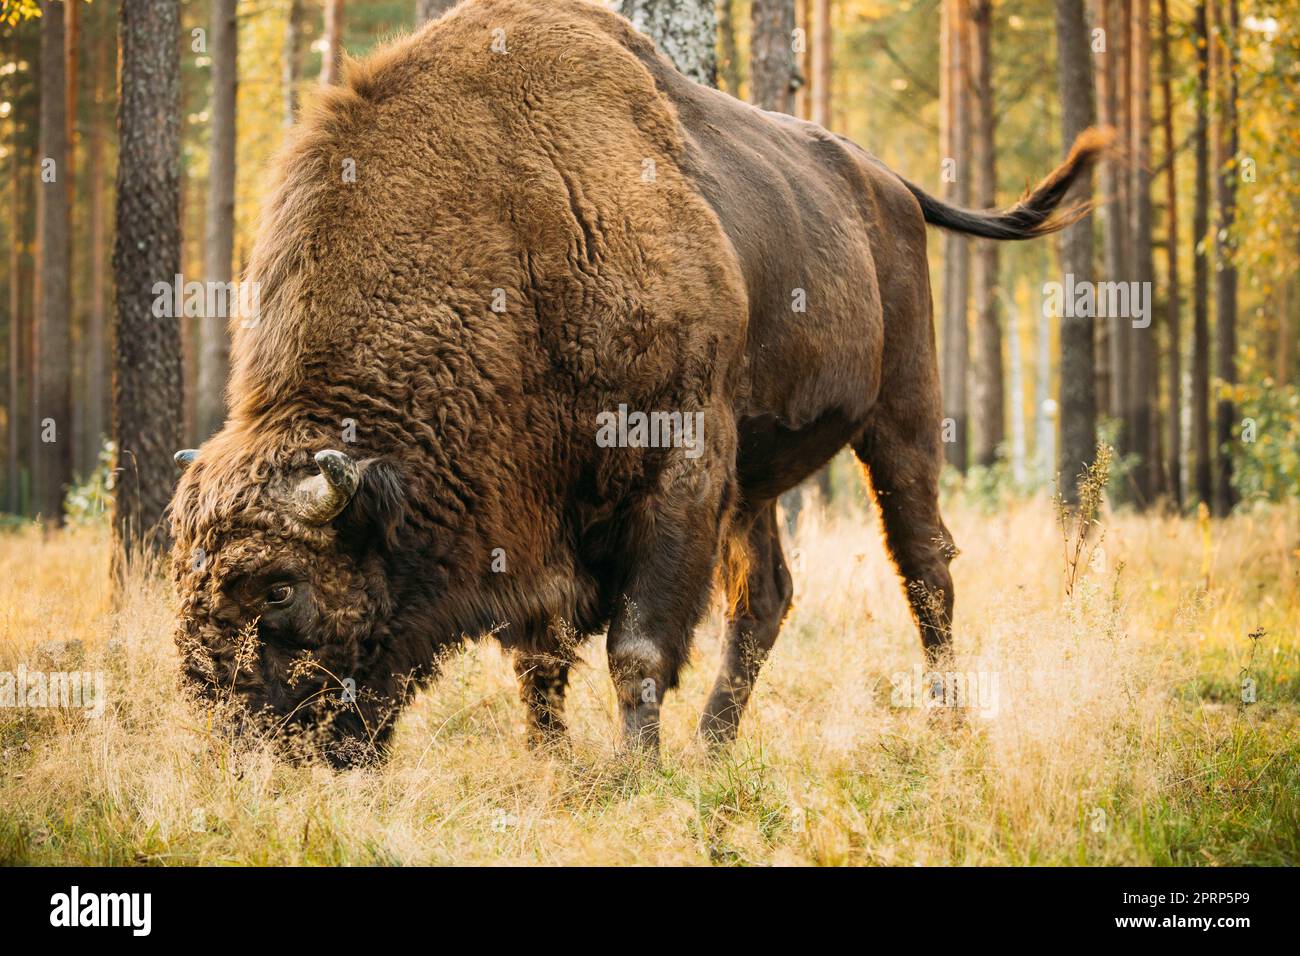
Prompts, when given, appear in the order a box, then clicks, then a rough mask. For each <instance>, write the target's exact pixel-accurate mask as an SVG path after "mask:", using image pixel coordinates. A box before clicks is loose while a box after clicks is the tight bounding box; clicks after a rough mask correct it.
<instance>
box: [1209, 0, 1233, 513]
mask: <svg viewBox="0 0 1300 956" xmlns="http://www.w3.org/2000/svg"><path fill="white" fill-rule="evenodd" d="M1218 12H1219V17H1220V20H1219V33H1220V40H1219V42H1220V43H1222V44H1223V47H1222V48H1221V49H1220V52H1219V62H1220V63H1221V64H1222V65H1223V70H1222V75H1221V76H1220V77H1219V78H1218V80H1219V96H1220V107H1219V130H1218V135H1217V136H1216V137H1215V140H1216V144H1217V146H1218V155H1217V156H1216V157H1215V164H1214V165H1215V168H1216V169H1218V171H1219V175H1218V177H1217V179H1216V180H1215V205H1216V206H1217V207H1218V219H1219V221H1218V228H1217V229H1216V230H1215V240H1214V258H1215V261H1216V263H1217V265H1218V271H1217V272H1216V273H1215V282H1214V305H1215V316H1214V332H1215V342H1214V344H1215V373H1216V374H1215V378H1217V379H1218V396H1219V397H1218V401H1217V402H1216V403H1215V435H1214V437H1215V444H1216V446H1217V448H1216V452H1217V454H1218V462H1219V467H1218V468H1217V469H1216V472H1215V476H1214V512H1215V514H1217V515H1220V516H1224V515H1227V513H1228V512H1229V511H1231V510H1232V506H1233V505H1234V504H1235V503H1236V500H1237V496H1236V491H1235V489H1234V488H1233V487H1232V455H1231V453H1230V452H1229V451H1228V448H1229V445H1230V443H1231V442H1232V425H1233V422H1234V420H1235V419H1236V417H1237V413H1236V408H1235V407H1234V405H1233V401H1232V397H1231V395H1230V394H1229V389H1230V387H1231V386H1233V385H1235V384H1236V383H1237V266H1236V261H1235V258H1234V256H1235V252H1236V248H1235V235H1234V230H1235V229H1236V225H1237V147H1238V143H1237V136H1238V133H1237V28H1238V23H1237V0H1224V2H1223V3H1222V4H1220V5H1219V7H1218Z"/></svg>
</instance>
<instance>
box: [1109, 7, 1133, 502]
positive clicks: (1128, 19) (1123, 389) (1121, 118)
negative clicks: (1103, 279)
mask: <svg viewBox="0 0 1300 956" xmlns="http://www.w3.org/2000/svg"><path fill="white" fill-rule="evenodd" d="M1111 2H1112V11H1111V13H1112V22H1111V25H1112V27H1113V30H1114V34H1115V47H1116V49H1115V116H1114V119H1115V126H1116V130H1117V131H1118V133H1119V137H1118V139H1117V141H1116V144H1115V145H1116V151H1117V153H1118V155H1117V157H1116V158H1117V166H1116V180H1117V181H1116V184H1115V185H1116V202H1115V204H1114V205H1115V209H1116V213H1117V214H1118V216H1119V224H1118V233H1119V240H1120V241H1119V246H1118V248H1119V263H1120V267H1119V271H1118V272H1117V273H1116V274H1115V275H1113V276H1110V277H1109V278H1112V279H1114V280H1116V281H1123V282H1128V281H1130V280H1132V279H1133V277H1134V276H1133V272H1134V268H1133V233H1132V228H1133V226H1132V222H1133V203H1132V192H1133V177H1132V175H1131V171H1132V166H1133V124H1132V122H1131V119H1132V111H1133V109H1132V108H1133V95H1132V93H1133V42H1132V41H1133V37H1132V26H1133V22H1132V21H1133V0H1111ZM1113 326H1118V332H1119V335H1118V337H1117V338H1116V340H1115V343H1114V344H1115V348H1116V349H1117V350H1118V351H1117V352H1116V359H1117V360H1118V363H1119V364H1118V365H1116V368H1120V367H1122V368H1123V374H1124V381H1123V384H1122V385H1121V386H1120V393H1121V399H1122V404H1121V405H1120V408H1119V410H1118V411H1117V413H1116V414H1117V415H1118V417H1119V419H1120V430H1119V441H1118V445H1119V448H1118V450H1119V452H1120V454H1121V455H1124V456H1128V455H1132V454H1135V453H1138V449H1137V447H1136V446H1135V445H1134V439H1133V428H1134V426H1133V418H1134V414H1135V413H1134V403H1135V402H1136V401H1137V396H1136V395H1134V394H1133V366H1134V356H1133V352H1134V349H1135V348H1136V342H1135V341H1134V340H1135V339H1136V337H1137V335H1138V330H1137V329H1134V328H1133V320H1132V319H1131V318H1130V317H1129V316H1127V315H1124V316H1119V317H1118V318H1117V319H1116V320H1114V322H1113ZM1131 491H1132V489H1131V488H1124V489H1122V490H1121V495H1122V497H1125V498H1127V497H1129V495H1130V493H1131Z"/></svg>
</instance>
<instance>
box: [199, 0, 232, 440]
mask: <svg viewBox="0 0 1300 956" xmlns="http://www.w3.org/2000/svg"><path fill="white" fill-rule="evenodd" d="M235 7H236V0H212V33H211V36H210V37H209V41H210V43H209V47H208V50H209V53H210V54H211V56H212V110H211V115H212V131H211V137H210V149H209V161H208V201H207V209H206V213H205V215H204V238H203V275H204V278H205V279H206V280H207V281H208V282H214V283H215V282H220V283H229V282H230V280H231V278H232V263H231V255H232V251H233V248H234V241H235V102H236V88H237V82H238V81H237V76H238V61H239V34H238V28H237V25H236V20H235ZM226 299H227V302H226V311H225V314H221V315H204V316H203V322H202V324H201V325H200V326H199V381H198V387H197V390H196V391H197V394H196V396H195V397H196V403H197V428H198V437H199V439H200V440H206V439H207V438H209V437H210V436H212V435H214V434H215V433H216V432H217V431H218V430H219V429H220V428H221V426H222V424H223V423H224V422H225V420H226V404H225V389H226V379H227V377H228V376H229V374H230V330H229V324H230V323H229V320H230V315H231V314H232V313H233V311H234V309H235V299H234V297H233V296H227V297H226Z"/></svg>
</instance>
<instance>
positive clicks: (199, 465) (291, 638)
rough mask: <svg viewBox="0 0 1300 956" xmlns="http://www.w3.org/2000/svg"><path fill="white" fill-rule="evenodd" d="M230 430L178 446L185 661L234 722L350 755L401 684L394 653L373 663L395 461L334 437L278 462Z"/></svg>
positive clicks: (348, 759) (367, 742)
mask: <svg viewBox="0 0 1300 956" xmlns="http://www.w3.org/2000/svg"><path fill="white" fill-rule="evenodd" d="M223 439H225V436H224V435H223V436H218V438H217V439H214V441H213V443H211V444H210V446H205V449H204V450H203V453H202V454H198V453H196V452H193V451H183V452H178V453H177V455H176V460H177V463H178V465H180V466H181V467H182V469H183V470H184V471H185V474H184V475H183V476H182V478H181V481H180V483H179V485H178V487H177V491H176V496H175V499H174V500H173V503H172V530H173V537H174V542H175V543H174V547H173V552H172V574H173V579H174V580H175V582H176V586H177V591H178V594H179V597H180V602H181V614H180V623H179V627H178V631H177V635H176V640H177V645H178V647H179V648H180V651H181V655H182V659H183V670H184V675H185V677H186V678H187V679H188V681H189V682H190V683H191V684H192V685H193V686H194V687H195V688H196V689H197V690H198V691H199V692H200V693H201V694H202V695H203V696H204V697H206V698H207V699H208V700H209V701H211V702H214V703H218V704H221V705H223V710H224V712H225V713H227V714H228V716H229V717H230V726H233V727H236V728H240V729H248V728H249V727H250V726H255V727H258V728H260V729H262V730H265V731H267V732H268V733H267V736H269V737H271V738H272V739H274V740H275V741H277V743H280V744H284V743H286V742H288V743H290V744H291V746H292V748H293V750H294V751H295V752H296V753H303V752H305V751H311V752H315V753H320V754H323V755H324V756H326V757H327V759H329V760H330V761H331V762H332V763H335V764H350V763H355V762H357V761H358V760H360V759H364V758H365V757H366V756H367V755H369V754H372V753H374V752H375V749H376V747H378V746H379V745H381V744H382V742H383V740H384V738H385V737H386V736H387V733H388V731H389V728H390V726H391V723H392V717H393V714H394V713H395V710H396V707H397V704H398V703H399V699H400V698H401V697H402V696H404V695H405V693H406V688H405V686H404V683H405V682H404V681H403V680H402V679H401V677H399V676H398V671H400V667H398V668H397V669H396V670H395V669H394V668H393V667H391V666H386V668H384V669H383V670H384V673H375V672H374V671H375V670H376V665H375V662H376V661H377V660H378V659H380V658H383V659H384V660H385V662H386V665H391V664H392V663H393V661H392V654H391V653H390V650H391V649H388V648H385V644H386V643H387V642H388V640H387V639H388V637H389V636H390V631H389V629H390V627H391V623H392V622H391V619H392V616H393V610H394V600H393V596H392V592H391V588H390V580H389V574H388V567H387V561H388V558H389V553H390V551H391V546H392V540H393V537H394V535H395V534H396V531H397V528H398V526H399V525H400V524H401V523H402V521H403V513H404V495H403V490H402V483H401V481H400V479H399V477H398V473H397V471H396V469H395V468H394V467H392V466H391V465H389V464H387V463H385V462H383V461H382V460H378V459H369V460H365V461H356V460H354V459H352V458H351V457H349V456H348V455H346V454H344V453H343V452H340V451H332V450H327V451H320V452H317V453H316V454H315V455H314V456H310V453H309V452H306V451H299V452H295V453H291V454H288V455H287V456H285V457H287V459H288V460H287V462H286V463H284V464H283V465H277V464H276V463H275V462H274V461H273V460H272V459H273V458H274V457H275V456H270V455H266V454H263V455H260V456H253V455H250V454H246V453H241V452H240V451H239V450H238V449H236V448H232V447H231V443H230V442H228V441H223ZM210 451H211V453H210ZM381 649H382V652H381Z"/></svg>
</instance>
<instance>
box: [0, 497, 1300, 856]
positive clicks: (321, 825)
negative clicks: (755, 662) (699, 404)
mask: <svg viewBox="0 0 1300 956" xmlns="http://www.w3.org/2000/svg"><path fill="white" fill-rule="evenodd" d="M947 521H948V524H949V526H950V527H951V528H952V530H953V533H954V535H955V537H956V540H957V543H958V545H959V546H960V547H961V549H962V555H961V556H960V557H959V558H958V559H957V561H956V562H955V563H954V565H953V571H954V577H955V580H956V592H957V622H956V623H957V643H956V651H955V654H954V656H953V661H952V663H951V668H952V669H953V670H956V671H961V672H972V673H976V672H977V673H980V674H983V675H985V677H986V678H988V679H996V682H997V691H998V693H997V697H996V704H997V706H996V711H995V712H992V713H990V714H988V715H986V716H982V715H981V713H980V712H979V711H978V710H968V711H963V712H961V715H960V717H959V718H954V715H953V714H951V713H948V712H942V711H940V712H935V711H931V710H927V709H926V708H923V707H920V708H909V707H897V706H894V705H893V702H892V696H893V689H894V684H895V681H896V680H897V679H899V678H898V675H905V674H909V673H910V672H911V671H912V669H913V668H914V667H915V666H917V665H919V664H920V660H921V657H920V649H919V642H918V639H917V636H916V632H915V629H914V628H913V626H912V623H911V621H910V619H909V617H908V614H907V610H906V606H905V604H904V601H903V598H902V594H901V591H900V588H899V585H898V582H897V580H896V578H895V577H894V574H893V571H892V569H891V568H890V567H889V565H888V564H887V562H886V560H885V558H884V554H883V549H882V547H881V544H880V541H879V531H878V524H877V522H876V521H875V519H874V517H872V516H870V515H864V514H862V513H858V512H856V511H854V510H852V509H849V510H848V513H842V512H836V513H835V514H834V515H827V514H825V513H822V512H819V511H817V510H812V509H810V510H806V511H805V514H804V516H803V518H802V524H801V527H800V530H799V535H798V538H797V540H796V541H795V542H794V543H793V545H792V546H790V547H788V548H787V551H788V552H789V554H790V559H791V564H792V570H793V572H794V574H795V578H796V605H795V608H794V610H793V611H792V613H791V615H790V617H789V619H788V620H787V622H786V625H785V629H784V632H783V634H782V637H781V639H780V641H779V642H778V643H777V646H776V649H775V651H774V653H773V655H772V658H771V660H770V661H769V662H768V664H767V666H766V667H765V669H764V671H763V676H762V678H761V679H760V683H759V689H758V691H757V692H756V694H755V697H754V700H753V702H752V704H751V708H750V711H749V713H748V714H747V715H746V718H745V721H744V724H743V725H742V733H741V739H740V741H739V742H738V743H737V744H736V745H735V746H734V747H733V748H732V749H731V750H730V751H729V752H728V753H726V754H725V755H723V756H722V757H721V758H710V757H709V755H708V754H707V753H706V752H705V751H704V750H703V749H702V748H701V747H700V745H699V744H698V743H697V742H696V740H695V737H694V729H695V722H696V720H697V717H698V712H699V709H700V707H701V706H702V704H703V701H704V699H705V696H706V695H707V691H708V688H709V686H710V684H711V682H712V679H713V674H714V668H715V666H716V663H717V657H718V652H719V640H718V639H719V635H720V628H721V621H720V618H718V617H717V616H716V615H715V616H714V617H713V618H712V619H710V620H709V621H708V622H706V623H705V624H704V625H703V626H702V627H701V628H700V630H699V633H698V635H697V648H696V652H695V656H694V661H693V665H692V667H691V668H690V670H689V671H688V672H687V674H686V676H685V679H684V680H683V685H682V687H681V689H680V690H679V691H678V692H677V693H675V694H673V695H672V696H671V697H670V698H669V700H668V702H667V706H666V710H665V727H664V731H663V735H664V760H663V763H662V765H661V766H660V767H658V768H653V767H645V766H631V765H629V764H628V763H627V762H626V761H625V760H623V759H622V758H620V757H619V755H618V754H617V751H616V737H615V721H614V719H613V696H612V692H611V690H610V686H609V682H608V678H607V676H606V673H605V667H604V661H603V651H602V649H601V647H600V645H599V644H598V643H593V644H592V645H590V646H589V647H588V648H587V650H586V653H585V663H584V664H583V666H581V667H579V668H578V669H577V670H576V673H575V675H574V681H573V686H572V690H571V694H570V705H569V714H570V727H571V736H572V741H573V745H572V748H571V749H570V750H567V751H557V752H555V753H551V754H546V755H538V754H535V753H532V752H530V751H528V750H527V749H526V747H525V745H524V728H523V714H522V711H521V707H520V705H519V703H518V699H517V691H516V687H515V682H514V676H513V672H512V670H511V668H510V665H509V662H508V661H507V660H506V659H505V657H504V656H503V655H502V654H501V652H500V651H499V650H498V649H497V648H496V647H495V646H494V645H492V644H486V643H485V644H483V645H480V646H477V647H475V648H473V649H471V650H469V651H467V652H466V653H464V654H462V655H460V656H457V657H455V658H453V659H452V660H451V661H450V662H449V665H448V668H447V670H446V673H445V674H444V676H443V677H442V679H441V680H440V681H439V682H438V683H437V685H436V686H435V687H433V688H432V689H431V690H429V691H427V692H425V693H423V694H421V695H420V697H419V698H418V699H417V701H416V702H415V704H414V705H413V706H412V707H411V708H410V709H409V711H408V712H407V713H406V715H405V716H404V717H403V718H402V722H401V725H400V728H399V730H398V733H397V735H396V739H395V745H394V749H393V753H392V756H391V759H390V760H389V761H388V762H387V763H386V764H385V765H384V766H383V767H382V768H380V769H377V770H375V769H372V770H356V771H350V772H346V773H334V772H332V771H330V770H328V769H326V768H324V767H319V766H307V767H302V766H290V765H286V764H283V763H280V762H277V761H276V760H274V759H273V758H272V757H271V756H270V755H269V754H267V753H265V752H263V751H261V750H257V749H252V750H248V749H233V748H232V746H231V745H230V744H229V743H228V742H227V741H226V740H224V739H223V738H221V737H219V736H217V735H214V734H213V733H212V732H211V731H210V729H209V726H208V723H207V715H206V714H204V713H203V712H201V711H199V710H197V709H194V708H192V707H191V706H189V705H187V704H186V703H184V701H183V700H182V698H181V696H180V694H179V693H178V692H177V684H176V680H177V673H178V667H177V660H176V653H175V650H174V648H173V646H172V643H171V637H170V618H171V614H172V610H171V598H170V596H169V595H168V594H167V592H166V589H165V587H164V586H162V585H160V584H156V583H152V582H145V581H137V582H135V583H134V584H133V586H132V588H131V590H130V592H129V593H128V594H127V595H126V596H125V598H124V600H123V602H122V605H121V607H120V608H119V609H118V610H117V611H114V610H113V604H112V595H111V593H110V591H109V588H108V585H107V560H108V559H107V540H106V535H105V534H104V532H103V531H102V530H98V529H81V530H77V531H72V532H68V533H65V534H58V535H55V536H53V537H50V538H48V539H43V538H42V536H41V535H40V534H39V533H38V532H36V531H34V530H28V531H22V532H18V533H12V534H6V535H4V536H0V671H13V670H15V669H16V668H17V667H19V666H20V665H26V666H27V667H29V668H36V667H38V666H40V667H44V668H46V669H60V668H62V669H71V668H72V667H74V666H76V667H79V668H81V669H91V670H104V671H106V672H107V676H108V686H109V697H110V700H109V706H108V709H107V712H106V713H105V714H104V716H103V717H101V718H98V719H95V718H87V717H85V716H83V715H81V714H79V713H77V712H75V711H66V710H65V711H51V710H44V711H21V710H16V709H12V708H10V709H4V710H0V861H3V862H11V863H12V862H18V863H24V862H25V863H74V864H78V863H104V864H138V863H154V864H169V865H171V864H188V863H206V864H221V863H253V864H276V863H307V864H342V863H352V864H365V863H495V862H508V863H541V864H566V863H585V864H610V863H612V864H618V863H628V864H631V863H675V864H710V863H716V864H763V863H777V864H804V863H816V864H866V863H875V864H914V863H920V864H984V863H1011V864H1035V863H1080V864H1231V863H1264V864H1280V863H1295V862H1297V861H1298V860H1300V769H1298V768H1297V758H1298V757H1300V734H1298V733H1297V731H1300V720H1298V718H1300V641H1298V640H1297V636H1296V633H1295V622H1296V621H1297V620H1298V619H1300V586H1298V585H1300V580H1298V578H1300V510H1298V509H1296V508H1291V509H1287V510H1271V511H1266V512H1258V513H1253V514H1247V515H1242V516H1238V517H1234V518H1233V519H1231V520H1229V521H1227V522H1222V523H1215V524H1213V525H1212V526H1210V528H1209V534H1208V538H1207V537H1206V536H1205V534H1204V533H1203V529H1202V528H1201V527H1199V526H1198V524H1197V523H1196V522H1195V521H1194V520H1187V519H1174V518H1164V517H1157V516H1135V515H1128V514H1121V515H1112V514H1107V515H1104V516H1103V519H1102V526H1103V529H1104V537H1102V539H1101V542H1100V545H1099V547H1098V551H1097V553H1096V554H1095V555H1093V556H1092V558H1091V559H1090V560H1089V561H1088V562H1087V566H1086V567H1085V568H1083V569H1082V570H1081V571H1080V573H1079V580H1078V583H1077V584H1076V586H1075V589H1074V594H1073V596H1072V597H1071V598H1068V599H1067V598H1066V597H1065V587H1064V580H1065V578H1064V570H1065V558H1064V554H1065V549H1064V546H1063V542H1062V539H1061V533H1060V530H1059V528H1058V527H1057V525H1056V523H1055V519H1054V516H1053V514H1052V509H1051V507H1050V505H1049V504H1048V503H1047V502H1045V501H1035V502H1028V503H1021V504H1016V505H1012V506H1010V507H1007V508H1004V509H1001V510H998V511H996V512H995V513H992V514H987V513H984V512H983V511H980V510H976V509H973V508H969V509H963V508H960V507H955V506H950V507H949V508H948V512H947ZM1261 630H1262V636H1259V637H1258V638H1257V639H1252V638H1251V637H1250V635H1251V634H1252V633H1254V634H1257V635H1258V634H1260V632H1261ZM67 641H80V642H81V647H80V649H79V650H78V649H77V648H76V647H75V646H73V647H71V648H69V647H66V646H63V645H62V644H60V642H67ZM1246 678H1249V679H1250V680H1252V681H1254V686H1255V696H1256V702H1255V703H1250V704H1247V703H1244V702H1243V700H1242V682H1243V680H1244V679H1246Z"/></svg>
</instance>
